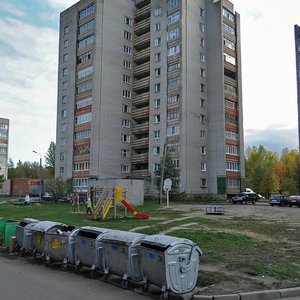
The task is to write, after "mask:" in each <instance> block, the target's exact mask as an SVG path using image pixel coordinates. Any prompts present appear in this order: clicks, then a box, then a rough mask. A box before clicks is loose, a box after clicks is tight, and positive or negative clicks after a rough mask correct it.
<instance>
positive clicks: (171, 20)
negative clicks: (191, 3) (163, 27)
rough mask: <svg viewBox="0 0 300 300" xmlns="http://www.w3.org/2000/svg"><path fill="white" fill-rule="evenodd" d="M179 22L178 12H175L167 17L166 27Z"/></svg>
mask: <svg viewBox="0 0 300 300" xmlns="http://www.w3.org/2000/svg"><path fill="white" fill-rule="evenodd" d="M179 20H180V11H177V12H175V13H173V14H171V15H169V16H168V21H167V22H168V25H171V24H173V23H175V22H177V21H179Z"/></svg>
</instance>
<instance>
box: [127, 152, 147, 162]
mask: <svg viewBox="0 0 300 300" xmlns="http://www.w3.org/2000/svg"><path fill="white" fill-rule="evenodd" d="M148 160H149V154H148V153H142V154H133V155H131V163H132V164H140V163H148Z"/></svg>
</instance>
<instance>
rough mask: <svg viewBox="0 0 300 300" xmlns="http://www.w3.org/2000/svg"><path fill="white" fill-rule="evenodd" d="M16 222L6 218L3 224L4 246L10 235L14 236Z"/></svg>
mask: <svg viewBox="0 0 300 300" xmlns="http://www.w3.org/2000/svg"><path fill="white" fill-rule="evenodd" d="M17 224H18V222H17V221H13V220H8V221H7V222H6V224H5V234H4V247H8V246H9V240H10V238H11V237H12V236H16V227H17Z"/></svg>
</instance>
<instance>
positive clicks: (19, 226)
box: [16, 218, 40, 251]
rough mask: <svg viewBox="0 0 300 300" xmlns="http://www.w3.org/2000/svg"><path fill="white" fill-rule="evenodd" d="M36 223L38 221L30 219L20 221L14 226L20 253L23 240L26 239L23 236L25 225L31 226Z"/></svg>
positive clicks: (22, 247)
mask: <svg viewBox="0 0 300 300" xmlns="http://www.w3.org/2000/svg"><path fill="white" fill-rule="evenodd" d="M37 222H40V220H37V219H32V218H25V219H23V220H22V221H20V222H18V224H17V226H16V238H17V244H18V247H19V249H20V251H22V250H23V249H24V239H26V235H25V232H26V231H25V227H26V225H28V224H32V223H37ZM24 236H25V237H24Z"/></svg>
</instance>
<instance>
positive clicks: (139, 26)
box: [133, 18, 150, 35]
mask: <svg viewBox="0 0 300 300" xmlns="http://www.w3.org/2000/svg"><path fill="white" fill-rule="evenodd" d="M133 31H134V33H135V34H136V35H142V34H144V33H146V32H149V31H150V18H148V19H145V20H143V21H140V22H138V23H136V24H135V25H134V28H133Z"/></svg>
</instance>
